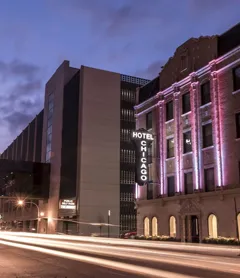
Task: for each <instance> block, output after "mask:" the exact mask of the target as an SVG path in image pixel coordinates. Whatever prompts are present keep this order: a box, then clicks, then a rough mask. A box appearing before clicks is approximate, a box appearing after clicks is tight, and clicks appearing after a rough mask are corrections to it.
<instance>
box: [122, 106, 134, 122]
mask: <svg viewBox="0 0 240 278" xmlns="http://www.w3.org/2000/svg"><path fill="white" fill-rule="evenodd" d="M121 120H124V121H127V122H135V114H134V111H133V110H129V109H122V110H121Z"/></svg>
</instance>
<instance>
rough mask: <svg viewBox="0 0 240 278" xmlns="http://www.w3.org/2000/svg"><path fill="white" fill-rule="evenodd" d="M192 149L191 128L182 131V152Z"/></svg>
mask: <svg viewBox="0 0 240 278" xmlns="http://www.w3.org/2000/svg"><path fill="white" fill-rule="evenodd" d="M191 151H192V136H191V130H190V131H187V132H184V133H183V153H189V152H191Z"/></svg>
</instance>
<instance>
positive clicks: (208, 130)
mask: <svg viewBox="0 0 240 278" xmlns="http://www.w3.org/2000/svg"><path fill="white" fill-rule="evenodd" d="M202 130H203V148H207V147H210V146H212V145H213V138H212V124H211V123H210V124H206V125H203V127H202Z"/></svg>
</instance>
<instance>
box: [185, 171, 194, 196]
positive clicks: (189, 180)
mask: <svg viewBox="0 0 240 278" xmlns="http://www.w3.org/2000/svg"><path fill="white" fill-rule="evenodd" d="M184 188H185V194H192V193H193V174H192V172H189V173H185V174H184Z"/></svg>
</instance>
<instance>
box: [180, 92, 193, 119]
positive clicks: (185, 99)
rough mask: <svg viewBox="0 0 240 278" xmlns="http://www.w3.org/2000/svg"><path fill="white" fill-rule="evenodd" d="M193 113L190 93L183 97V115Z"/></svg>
mask: <svg viewBox="0 0 240 278" xmlns="http://www.w3.org/2000/svg"><path fill="white" fill-rule="evenodd" d="M189 111H191V103H190V93H189V92H188V93H186V94H184V95H183V96H182V113H183V114H185V113H187V112H189Z"/></svg>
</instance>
